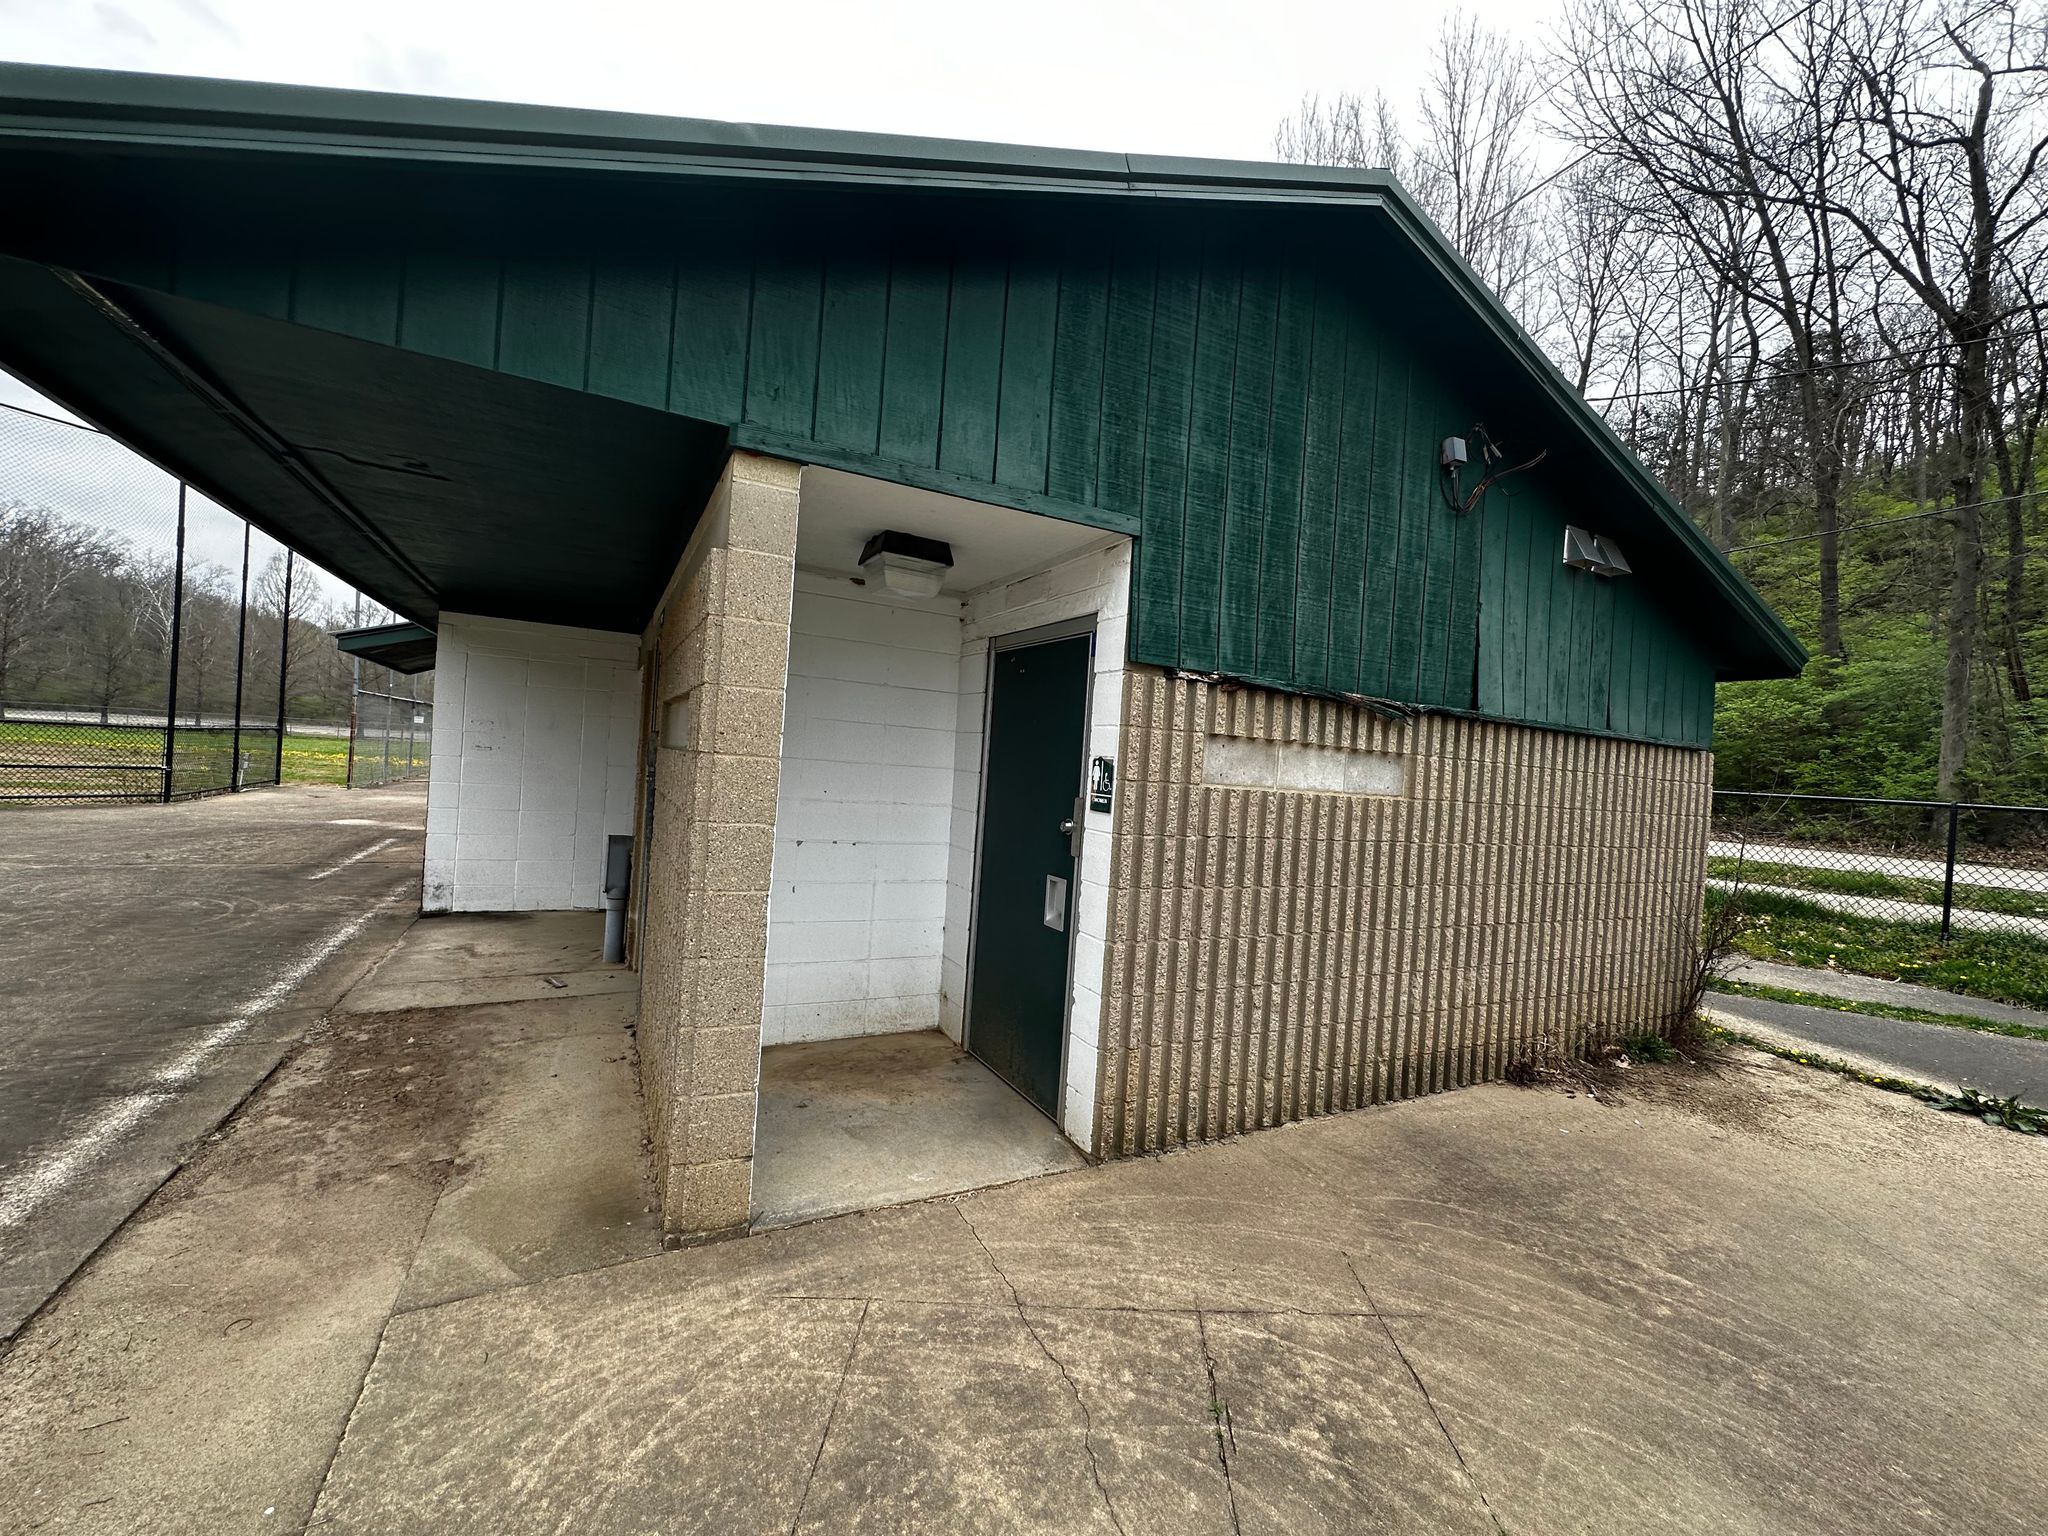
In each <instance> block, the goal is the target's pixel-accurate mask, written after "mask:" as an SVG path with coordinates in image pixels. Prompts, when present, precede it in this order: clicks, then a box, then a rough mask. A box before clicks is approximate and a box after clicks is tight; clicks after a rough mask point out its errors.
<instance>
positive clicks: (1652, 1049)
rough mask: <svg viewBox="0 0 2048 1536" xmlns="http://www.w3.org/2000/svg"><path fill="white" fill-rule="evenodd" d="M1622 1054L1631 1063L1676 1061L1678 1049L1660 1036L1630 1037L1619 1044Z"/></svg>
mask: <svg viewBox="0 0 2048 1536" xmlns="http://www.w3.org/2000/svg"><path fill="white" fill-rule="evenodd" d="M1621 1050H1622V1054H1623V1055H1625V1056H1627V1057H1628V1058H1629V1060H1631V1061H1676V1060H1678V1055H1679V1052H1678V1047H1677V1046H1675V1045H1673V1044H1672V1043H1671V1042H1670V1041H1669V1040H1666V1039H1665V1038H1664V1037H1663V1036H1662V1035H1630V1036H1629V1037H1628V1038H1627V1039H1626V1040H1624V1041H1622V1042H1621Z"/></svg>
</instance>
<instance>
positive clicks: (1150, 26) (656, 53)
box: [0, 0, 1555, 159]
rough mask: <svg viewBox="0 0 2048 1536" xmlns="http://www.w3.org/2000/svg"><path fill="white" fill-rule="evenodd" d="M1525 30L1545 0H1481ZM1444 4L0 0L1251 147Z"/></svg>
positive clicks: (1016, 124) (178, 44) (1110, 141)
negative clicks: (1311, 94) (1310, 94)
mask: <svg viewBox="0 0 2048 1536" xmlns="http://www.w3.org/2000/svg"><path fill="white" fill-rule="evenodd" d="M1468 9H1469V10H1471V11H1472V12H1473V13H1474V14H1475V15H1477V16H1478V17H1479V19H1480V20H1482V21H1483V22H1485V23H1486V24H1487V25H1489V26H1491V27H1495V28H1498V29H1501V30H1504V31H1507V32H1510V33H1512V34H1514V35H1516V36H1518V37H1521V38H1522V39H1524V40H1525V41H1528V42H1531V43H1535V42H1539V41H1541V34H1542V30H1543V25H1544V23H1545V21H1546V20H1547V18H1548V17H1549V16H1551V15H1552V14H1554V12H1555V6H1554V4H1552V3H1551V0H1477V3H1474V4H1472V5H1469V6H1468ZM1447 10H1448V7H1447V6H1445V5H1441V4H1430V3H1427V0H1425V3H1421V4H1416V3H1395V0H1377V3H1376V0H1365V3H1358V0H1349V3H1339V0H1231V3H1225V0H1034V3H1029V4H1018V3H1009V4H1002V5H996V4H989V3H987V0H980V3H977V0H898V3H872V0H871V3H866V4H862V3H859V0H781V3H779V4H768V5H764V4H760V3H758V0H756V3H748V0H715V3H712V0H568V3H564V0H489V3H485V0H340V3H337V0H0V54H4V55H5V56H6V57H8V58H11V59H16V60H25V61H33V62H37V63H45V64H73V65H87V66H92V67H96V68H102V69H136V70H155V71H162V72H166V73H173V74H187V75H215V76H227V77H233V78H237V79H246V80H282V81H291V82H294V83H298V84H304V85H335V86H356V87H367V88H370V89H374V90H387V91H423V92H430V93H434V94H438V95H448V96H476V97H488V98H493V99H497V100H503V101H532V102H548V103H553V104H555V105H559V106H570V107H612V108H618V109H621V110H626V111H635V112H658V113H665V114H669V115H673V116H680V117H709V118H724V119H729V120H735V121H740V122H760V123H791V124H798V125H803V126H807V127H820V128H864V129H870V130H877V131H889V132H896V133H923V134H938V135H942V136H946V137H952V138H980V139H998V140H1006V141H1010V142H1015V143H1026V144H1051V145H1059V146H1063V147H1071V148H1080V149H1106V150H1138V151H1146V152H1152V153H1168V154H1183V155H1220V156H1229V157H1235V158H1241V159H1262V158H1265V157H1266V156H1268V155H1269V154H1270V152H1271V146H1272V137H1273V126H1274V124H1275V123H1276V122H1277V121H1278V120H1279V119H1280V118H1281V117H1283V116H1285V115H1286V114H1287V113H1288V112H1289V111H1290V110H1292V108H1293V107H1294V105H1295V103H1297V102H1298V101H1299V100H1300V99H1301V96H1302V93H1303V92H1304V91H1310V90H1317V91H1323V92H1326V93H1329V92H1335V91H1340V90H1355V91H1361V92H1363V93H1365V94H1368V95H1369V94H1371V92H1372V91H1373V90H1374V89H1383V90H1385V91H1386V92H1387V94H1388V95H1389V96H1390V97H1392V98H1394V99H1395V100H1396V101H1397V102H1399V103H1401V104H1402V105H1403V106H1404V108H1405V107H1406V106H1407V104H1408V102H1409V100H1410V98H1412V96H1413V94H1414V82H1415V80H1416V78H1417V76H1418V75H1419V73H1420V72H1421V69H1422V67H1423V60H1424V55H1425V52H1426V49H1427V46H1428V43H1429V39H1430V38H1431V37H1432V36H1433V35H1434V34H1435V32H1436V29H1437V27H1438V25H1439V23H1440V22H1441V20H1442V18H1443V16H1444V14H1445V13H1446V11H1447Z"/></svg>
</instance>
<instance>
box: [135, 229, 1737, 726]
mask: <svg viewBox="0 0 2048 1536" xmlns="http://www.w3.org/2000/svg"><path fill="white" fill-rule="evenodd" d="M848 206H849V209H850V208H851V207H852V205H848ZM892 206H897V207H899V211H901V208H902V207H903V206H904V205H892ZM135 271H136V274H137V275H138V277H141V276H144V275H145V274H146V275H147V277H148V278H150V279H153V280H154V281H156V282H159V283H161V282H164V281H165V280H166V279H165V273H164V270H163V267H162V265H161V263H157V262H140V263H139V264H138V265H136V266H135ZM169 282H170V283H171V285H172V286H173V287H174V288H175V289H176V290H177V291H180V292H184V293H188V294H191V295H192V296H195V297H202V298H205V299H206V300H208V301H210V302H214V303H226V304H232V305H236V306H238V307H243V308H247V309H249V310H252V311H254V312H256V313H261V314H269V315H277V314H279V313H280V312H281V311H284V310H286V309H288V312H289V317H290V318H291V319H293V320H295V321H297V322H298V323H301V324H306V325H313V326H318V327H321V328H323V329H327V330H334V331H339V332H342V333H344V334H347V335H351V336H357V337H361V338H363V339H366V340H370V341H375V342H379V343H382V344H387V345H389V344H396V345H399V346H402V347H407V348H411V349H414V350H417V351H420V352H425V353H429V354H432V355H434V356H438V357H445V358H450V359H454V360H456V361H460V362H464V363H470V364H475V365H478V366H482V367H490V368H495V369H498V370H500V371H503V372H506V373H510V374H515V375H518V376H521V377H524V378H529V379H537V380H541V381H544V382H546V383H550V384H556V385H560V386H563V387H566V388H571V389H579V390H586V391H589V392H592V393H595V394H599V395H604V396H608V397H611V398H615V399H619V400H625V401H630V402H632V403H634V404H636V405H642V406H652V407H656V408H659V409H663V410H667V411H670V412H673V413H676V414H678V415H683V416H689V417H693V418H696V419H699V420H702V421H706V422H710V423H714V424H720V425H723V426H725V427H727V428H729V429H731V430H732V431H733V433H734V434H735V437H736V439H737V440H739V441H741V442H745V443H751V444H753V445H756V446H764V447H768V448H770V449H771V451H779V452H785V453H788V454H790V455H792V456H794V457H799V458H802V457H805V456H807V455H808V456H811V457H815V458H817V459H818V460H820V461H822V462H828V463H834V464H838V465H841V466H843V467H848V468H854V469H858V470H861V471H863V472H866V473H871V474H875V475H879V476H883V477H891V476H894V477H898V478H905V479H909V480H911V481H912V482H913V483H917V484H922V485H928V486H936V487H938V488H942V489H955V490H957V491H958V492H959V493H960V494H963V495H968V496H977V497H980V498H982V499H986V500H991V501H996V502H1004V503H1007V504H1010V505H1015V506H1023V507H1026V508H1028V509H1031V510H1038V511H1047V512H1052V513H1055V514H1058V515H1065V516H1073V517H1079V518H1083V519H1088V520H1094V521H1097V522H1099V523H1101V524H1102V525H1103V526H1105V527H1111V528H1122V529H1131V530H1134V531H1136V532H1137V534H1138V535H1139V540H1138V547H1137V565H1136V570H1137V579H1136V587H1135V591H1134V593H1133V617H1132V625H1131V642H1130V644H1131V651H1132V655H1133V657H1134V659H1136V660H1138V661H1141V662H1147V663H1151V664H1154V665H1159V666H1168V667H1177V668H1182V669H1185V670H1190V671H1199V672H1220V673H1223V674H1225V675H1229V676H1234V677H1239V678H1242V679H1245V680H1248V681H1252V682H1258V683H1263V684H1267V685H1271V686H1275V687H1280V688H1291V689H1297V690H1305V691H1314V692H1334V693H1351V694H1361V695H1366V696H1372V697H1384V698H1391V699H1396V700H1401V701H1404V702H1409V703H1415V704H1422V705H1434V706H1443V707H1449V708H1456V709H1475V708H1476V709H1478V710H1479V711H1481V712H1483V713H1485V714H1489V715H1497V716H1501V717H1503V718H1508V719H1514V720H1521V721H1528V722H1533V723H1539V724H1545V725H1555V726H1561V727H1567V728H1572V729H1578V730H1591V731H1607V732H1614V733H1618V734H1621V735H1626V736H1632V737H1640V738H1645V739H1650V740H1656V741H1667V742H1687V743H1694V744H1704V743H1705V742H1706V741H1707V739H1708V730H1709V721H1710V715H1711V699H1712V686H1711V678H1710V675H1709V672H1708V664H1707V662H1706V660H1705V658H1704V653H1703V652H1702V650H1701V648H1700V647H1699V646H1698V645H1697V644H1696V643H1695V642H1694V641H1693V640H1691V639H1690V638H1688V637H1687V636H1686V635H1685V634H1684V633H1683V632H1682V631H1680V630H1679V629H1678V628H1676V627H1675V626H1674V625H1673V624H1672V623H1671V622H1670V621H1669V619H1668V617H1667V614H1666V608H1665V606H1664V605H1662V604H1659V603H1655V602H1651V601H1649V600H1648V597H1647V592H1646V587H1645V584H1644V583H1643V582H1642V581H1639V580H1630V579H1624V580H1622V581H1619V582H1612V583H1609V582H1602V581H1600V580H1599V579H1598V578H1595V577H1591V576H1588V575H1585V574H1583V573H1579V572H1574V571H1570V570H1567V569H1565V568H1564V567H1563V566H1562V565H1561V564H1560V563H1559V561H1558V558H1557V546H1558V543H1559V541H1560V540H1561V537H1562V535H1561V532H1559V531H1558V530H1559V529H1560V528H1561V525H1562V519H1561V517H1560V515H1559V514H1557V513H1556V511H1555V510H1554V508H1553V507H1552V505H1551V503H1550V502H1548V501H1545V500H1544V499H1543V497H1544V496H1545V495H1551V494H1555V493H1558V488H1557V487H1554V486H1547V485H1546V482H1545V480H1544V476H1543V474H1542V472H1540V471H1539V472H1532V473H1531V474H1528V475H1525V476H1522V477H1520V478H1519V479H1518V480H1516V481H1512V482H1510V487H1511V489H1508V488H1504V489H1503V490H1500V491H1495V492H1494V493H1492V494H1491V495H1490V496H1489V497H1488V498H1487V499H1486V502H1485V504H1484V505H1483V506H1482V507H1480V508H1477V509H1475V510H1474V511H1473V512H1471V513H1467V514H1460V513H1458V512H1456V511H1454V510H1453V509H1452V508H1451V507H1450V506H1449V505H1448V504H1447V503H1446V501H1445V498H1444V496H1443V494H1442V489H1441V486H1440V483H1439V477H1438V473H1437V468H1436V463H1437V444H1438V442H1439V441H1440V440H1441V439H1442V438H1443V437H1444V436H1446V435H1448V434H1452V433H1463V432H1465V431H1466V430H1467V428H1468V426H1469V424H1470V423H1471V422H1472V421H1473V420H1474V418H1475V416H1476V415H1477V407H1476V405H1475V403H1474V401H1473V399H1472V394H1473V389H1472V385H1471V381H1470V380H1469V379H1468V378H1467V376H1466V375H1465V374H1464V373H1462V372H1461V371H1460V369H1459V367H1458V366H1457V364H1456V363H1455V361H1454V360H1451V359H1447V358H1439V357H1438V356H1437V355H1436V351H1435V349H1434V348H1432V347H1431V346H1430V345H1429V344H1428V340H1427V337H1426V336H1422V335H1421V333H1419V332H1418V331H1417V329H1416V328H1415V327H1414V325H1413V324H1412V323H1410V322H1408V321H1406V320H1404V317H1403V315H1402V313H1401V309H1402V305H1403V296H1402V293H1401V291H1400V290H1399V289H1398V288H1396V287H1389V286H1387V283H1386V274H1384V273H1376V272H1374V271H1371V270H1367V268H1366V266H1365V264H1363V263H1361V262H1359V261H1358V260H1356V259H1350V258H1348V257H1347V255H1346V253H1344V252H1343V251H1341V250H1338V249H1334V248H1333V247H1331V246H1329V245H1328V244H1323V245H1317V244H1313V243H1305V242H1295V241H1289V240H1286V239H1283V238H1280V237H1278V236H1276V235H1274V234H1272V233H1271V232H1270V231H1268V230H1266V229H1265V228H1264V227H1263V226H1262V225H1260V224H1259V223H1257V222H1254V221H1249V220H1245V219H1242V218H1235V217H1223V216H1220V215H1215V214H1210V213H1199V212H1190V211H1189V210H1188V209H1186V208H1174V207H1160V208H1156V209H1145V210H1134V211H1128V212H1117V213H1114V214H1102V215H1099V216H1091V217H1086V218H1080V219H1076V218H1073V217H1067V218H1065V219H1063V220H1061V221H1060V222H1058V223H1056V224H1055V223H1051V222H1049V221H1046V222H1040V221H1033V220H1030V219H1019V218H1017V217H1016V216H1015V215H1014V214H1012V215H1010V216H1008V222H1004V223H998V222H996V221H995V220H994V219H993V217H991V219H990V220H987V221H983V222H981V223H976V222H975V221H973V220H965V221H963V220H957V219H955V220H949V221H945V222H939V221H936V220H934V219H932V218H930V217H928V216H923V215H920V214H918V213H917V212H915V211H914V210H913V211H909V212H905V213H904V214H903V216H902V217H901V218H897V219H893V220H891V219H877V218H873V217H869V216H862V217H854V216H852V214H851V213H850V212H849V213H848V214H847V216H845V217H835V216H831V215H829V214H827V215H824V216H815V217H806V218H793V217H791V216H790V213H789V209H788V208H787V207H785V206H781V205H778V204H776V203H775V201H774V199H772V198H765V197H755V198H752V199H726V200H725V201H723V202H718V203H716V204H715V205H714V204H707V205H706V206H705V207H703V208H695V207H692V208H691V209H690V210H689V211H688V213H687V216H682V215H678V216H676V217H675V218H670V219H666V220H664V221H662V222H659V223H654V224H630V223H621V222H619V221H617V220H614V219H609V218H603V219H595V218H594V219H591V220H587V221H582V222H580V223H579V222H578V221H576V220H565V221H560V222H557V223H555V224H552V225H550V226H549V227H547V228H545V229H532V228H526V227H523V226H522V227H519V228H516V229H512V228H505V227H498V228H496V229H495V231H494V230H493V228H492V226H491V225H490V223H489V221H487V220H484V221H477V223H476V224H475V225H474V226H473V227H467V228H466V227H463V226H461V225H460V224H458V223H456V222H454V221H449V222H447V223H445V224H444V225H442V226H440V227H439V228H438V229H436V228H435V227H434V226H432V225H431V224H428V225H427V226H425V227H424V229H423V228H422V226H419V225H415V226H414V227H412V228H411V229H410V230H409V231H408V232H407V233H406V234H405V235H404V236H403V237H402V238H401V237H398V236H394V237H392V238H391V239H389V240H383V239H378V238H376V237H374V236H373V235H371V234H368V233H366V232H364V231H363V230H361V229H350V230H347V231H337V232H334V233H333V234H332V235H331V236H330V237H329V238H326V239H323V240H320V241H317V242H312V241H302V242H300V244H299V245H298V246H297V247H296V248H295V250H294V251H276V252H271V253H268V254H266V253H265V252H264V251H263V248H262V247H261V245H260V243H248V242H245V243H243V244H240V245H235V246H228V245H226V244H224V243H223V242H221V241H218V240H207V239H204V238H202V237H198V236H195V238H194V240H193V241H192V242H191V243H190V244H189V245H188V246H187V248H185V249H184V250H182V251H181V252H179V254H178V257H177V259H176V260H175V261H174V262H173V263H172V264H171V267H170V277H169ZM1419 336H1420V337H1421V339H1418V337H1419ZM1590 521H1593V522H1595V523H1597V521H1598V520H1597V518H1594V519H1590Z"/></svg>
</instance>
